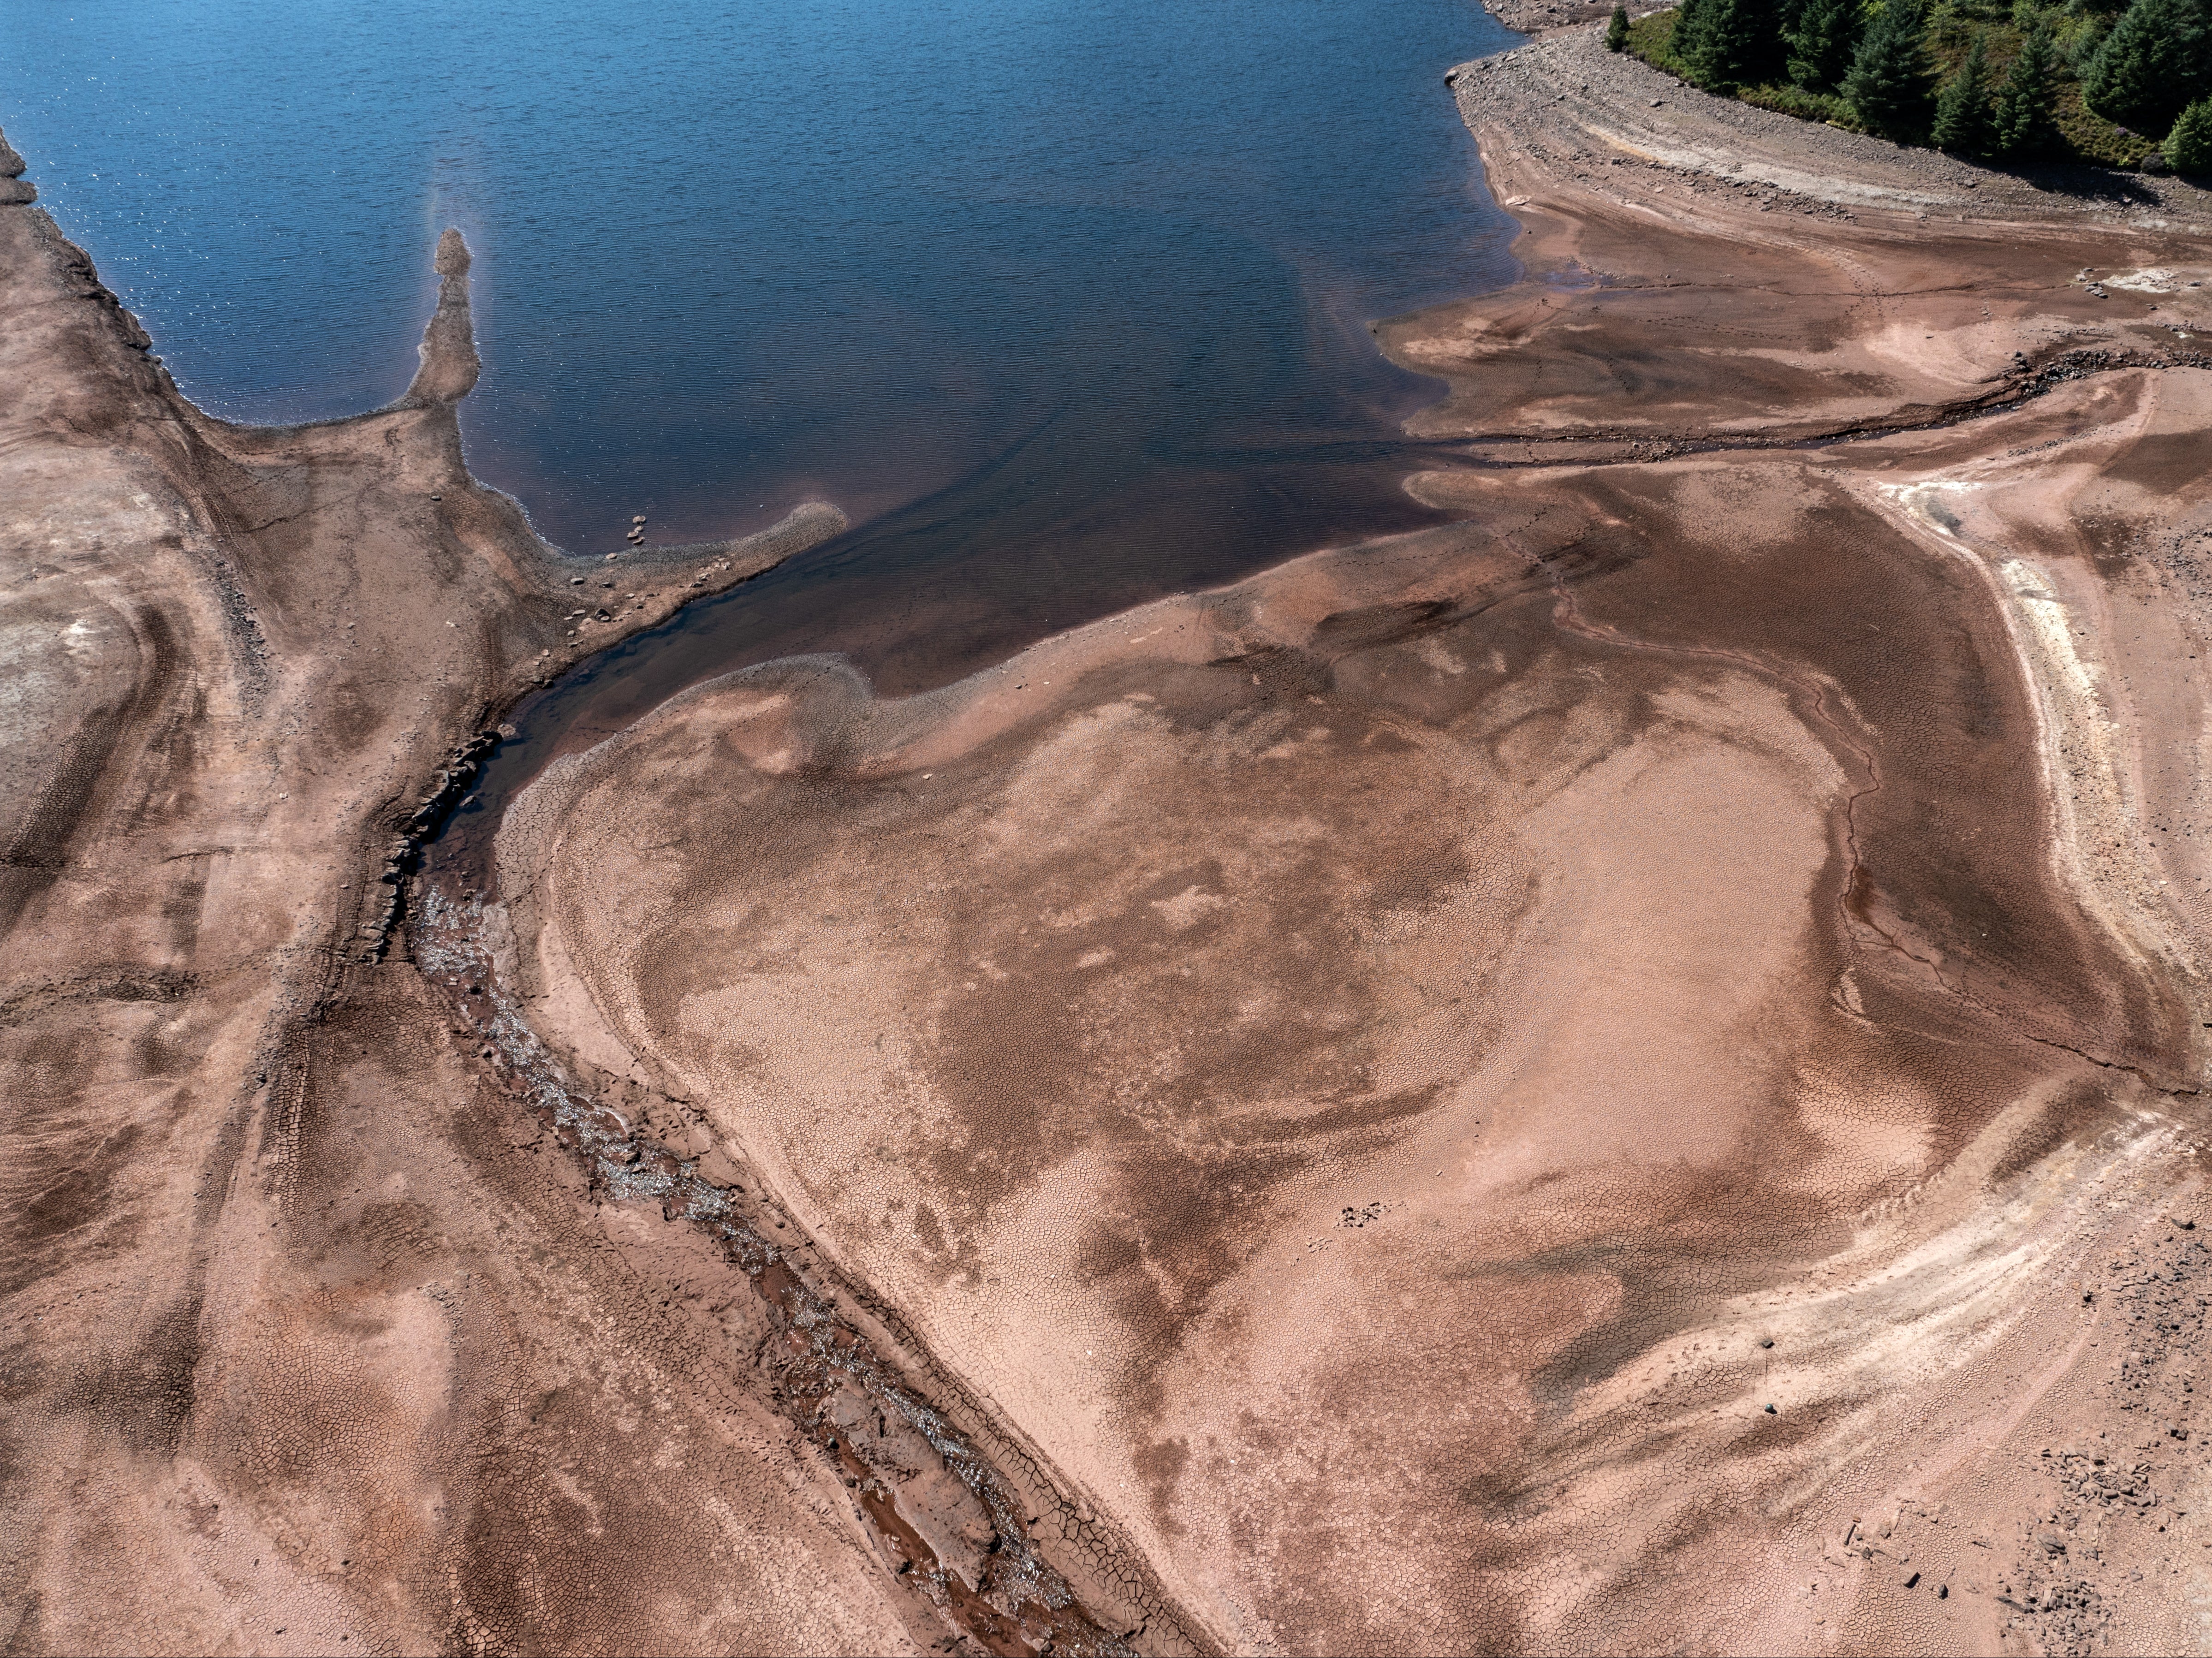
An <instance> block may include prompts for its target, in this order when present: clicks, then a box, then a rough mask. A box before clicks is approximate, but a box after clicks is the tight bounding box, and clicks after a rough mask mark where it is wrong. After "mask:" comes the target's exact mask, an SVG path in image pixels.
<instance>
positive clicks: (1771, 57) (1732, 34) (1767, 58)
mask: <svg viewBox="0 0 2212 1658" xmlns="http://www.w3.org/2000/svg"><path fill="white" fill-rule="evenodd" d="M1777 13H1778V7H1777V0H1704V13H1703V26H1702V27H1701V28H1700V30H1699V36H1698V40H1697V44H1696V46H1695V47H1694V49H1693V51H1692V53H1690V54H1688V55H1686V56H1685V61H1686V62H1687V63H1688V64H1690V66H1691V68H1692V69H1693V70H1695V71H1696V74H1695V76H1693V77H1692V78H1694V79H1695V80H1696V81H1698V82H1699V84H1701V85H1704V86H1709V87H1717V88H1728V87H1755V86H1759V85H1763V84H1764V83H1765V82H1768V81H1771V80H1772V79H1774V78H1775V76H1777V75H1778V73H1779V72H1780V70H1781V69H1782V27H1781V19H1780V18H1779V16H1778V15H1777Z"/></svg>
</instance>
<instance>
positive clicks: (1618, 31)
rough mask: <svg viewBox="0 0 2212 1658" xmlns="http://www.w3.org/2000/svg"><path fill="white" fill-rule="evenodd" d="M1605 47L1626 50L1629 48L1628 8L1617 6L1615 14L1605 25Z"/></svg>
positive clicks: (1620, 50) (1608, 50)
mask: <svg viewBox="0 0 2212 1658" xmlns="http://www.w3.org/2000/svg"><path fill="white" fill-rule="evenodd" d="M1605 49H1606V50H1607V52H1625V51H1626V50H1627V49H1628V8H1627V7H1626V6H1615V7H1614V8H1613V16H1612V17H1611V18H1610V19H1609V20H1608V21H1607V23H1606V26H1605Z"/></svg>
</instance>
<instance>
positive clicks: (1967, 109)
mask: <svg viewBox="0 0 2212 1658" xmlns="http://www.w3.org/2000/svg"><path fill="white" fill-rule="evenodd" d="M2018 61H2019V60H2018V59H2015V60H2014V62H2015V65H2017V64H2018ZM1995 113H1996V112H1995V110H1994V109H1993V108H1992V107H1991V105H1990V52H1989V43H1988V42H1987V41H1986V40H1984V39H1983V38H1982V37H1981V36H1980V35H1978V34H1977V35H1976V36H1975V37H1974V44H1973V45H1972V46H1969V47H1967V48H1966V61H1965V62H1964V63H1962V64H1960V65H1959V67H1958V69H1957V70H1956V71H1955V72H1954V74H1953V75H1952V76H1951V78H1950V79H1949V80H1948V81H1946V82H1944V83H1943V91H1942V96H1940V97H1938V98H1937V99H1936V129H1935V131H1934V132H1933V133H1931V134H1930V135H1929V136H1930V137H1933V138H1934V139H1935V141H1936V149H1948V150H1949V151H1950V152H1951V153H1952V154H1953V155H1987V154H1988V153H1989V151H1990V149H1991V148H1992V145H1991V143H1990V140H1991V138H1992V137H1994V136H1995V128H1996V121H1995V120H1994V118H1993V117H1994V115H1995Z"/></svg>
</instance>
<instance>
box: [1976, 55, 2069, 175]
mask: <svg viewBox="0 0 2212 1658" xmlns="http://www.w3.org/2000/svg"><path fill="white" fill-rule="evenodd" d="M2053 74H2054V70H2053V53H2052V51H2051V31H2050V29H2049V28H2047V27H2042V26H2038V27H2036V28H2035V29H2034V30H2033V32H2032V33H2030V34H2029V35H2028V37H2027V41H2026V43H2025V44H2023V45H2022V46H2021V49H2020V53H2019V55H2018V56H2017V57H2015V58H2014V59H2013V60H2012V67H2011V68H2010V69H2009V70H2006V71H2005V79H2004V85H2003V86H2002V87H2000V88H1998V89H1997V101H1996V110H1995V112H1994V113H1993V115H1992V118H1991V119H1990V153H1991V154H1992V155H2002V156H2003V157H2005V158H2006V159H2007V160H2008V161H2026V160H2028V159H2031V158H2033V157H2034V156H2038V155H2051V154H2052V153H2054V152H2055V151H2056V150H2057V149H2058V147H2059V145H2060V143H2062V142H2063V140H2062V139H2061V137H2060V136H2059V132H2058V122H2057V118H2056V116H2055V115H2054V114H2053V113H2052V101H2053V100H2052V98H2051V93H2052V90H2053V88H2052V85H2051V82H2052V77H2053Z"/></svg>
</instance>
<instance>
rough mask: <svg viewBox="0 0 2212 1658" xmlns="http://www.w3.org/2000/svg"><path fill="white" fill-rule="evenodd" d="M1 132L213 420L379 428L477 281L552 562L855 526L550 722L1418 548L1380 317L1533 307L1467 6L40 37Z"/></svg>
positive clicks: (32, 22) (1375, 1)
mask: <svg viewBox="0 0 2212 1658" xmlns="http://www.w3.org/2000/svg"><path fill="white" fill-rule="evenodd" d="M4 15H5V16H6V18H7V21H8V23H9V35H10V40H9V48H10V49H9V52H7V54H6V55H5V56H4V57H0V126H4V127H5V129H6V130H7V131H8V134H9V137H10V138H11V139H12V140H13V141H14V142H15V144H16V146H17V148H18V149H21V151H22V152H23V154H24V155H25V156H26V157H27V159H28V161H30V163H31V170H30V175H29V176H30V177H31V178H32V179H34V180H35V181H36V182H37V183H38V185H40V191H41V199H42V201H43V203H44V204H45V205H46V207H47V208H48V209H49V210H51V211H52V213H53V214H54V216H55V217H56V218H57V219H58V221H59V222H60V223H61V225H62V228H63V229H64V231H65V232H66V233H67V234H70V236H71V237H73V238H74V239H76V240H78V241H80V242H82V244H84V245H85V246H87V247H88V249H89V250H90V252H92V254H93V255H94V258H95V259H96V260H97V261H98V263H99V265H100V271H101V274H102V276H104V277H105V279H106V281H107V282H108V283H109V284H110V285H111V286H112V287H113V288H115V289H116V290H117V291H118V293H119V294H120V295H122V296H123V298H124V301H125V303H126V304H128V305H130V306H131V307H132V308H133V309H135V310H136V311H137V313H139V314H140V316H141V317H142V318H143V319H144V320H145V322H146V325H147V326H148V328H149V330H150V331H152V333H153V335H154V337H155V349H158V350H160V351H161V353H162V354H163V355H164V357H165V358H166V360H167V362H168V363H169V366H170V367H171V369H172V371H173V373H174V374H176V376H177V379H178V380H179V383H180V384H181V385H182V386H183V387H184V389H185V391H186V392H188V393H189V394H190V395H191V397H192V398H195V399H196V400H197V401H198V402H199V403H200V404H202V405H203V406H204V407H206V408H208V409H210V410H213V411H215V412H216V413H219V414H222V415H224V416H229V417H232V418H234V419H240V420H246V421H257V422H282V421H291V420H300V419H308V418H316V417H320V416H331V415H337V414H343V413H348V412H351V411H354V410H360V409H363V408H367V407H370V406H373V405H374V404H380V403H382V402H385V401H387V400H388V399H390V398H392V397H394V396H396V395H397V394H398V392H399V391H400V390H401V389H402V388H403V387H404V386H405V384H406V382H407V380H408V378H409V376H410V374H411V373H412V371H413V368H414V362H415V355H414V346H415V343H416V339H417V338H418V337H419V335H420V332H421V330H422V324H423V322H424V321H425V319H427V318H428V314H429V310H430V307H431V302H432V298H433V293H434V288H433V279H432V278H431V276H430V272H429V257H430V250H431V246H432V244H433V242H434V241H435V238H436V235H437V233H438V230H439V228H441V226H443V225H445V224H447V223H454V224H459V226H460V227H461V228H462V229H463V230H464V231H465V234H467V236H468V238H469V240H470V243H471V246H472V247H473V249H474V250H475V252H476V256H477V258H476V265H475V272H474V276H475V300H476V314H477V331H478V336H479V342H480V345H481V347H482V349H483V355H484V359H485V369H486V372H485V374H484V378H483V382H482V384H481V385H480V386H479V387H478V389H477V392H475V393H474V395H473V396H472V397H471V398H470V399H469V400H468V402H467V403H466V404H465V405H464V407H463V427H464V431H465V437H466V440H467V444H468V451H469V458H470V463H471V466H472V468H473V469H474V470H475V471H476V472H477V475H478V476H479V477H483V478H484V479H486V480H487V481H488V482H489V483H495V484H496V485H498V486H499V487H501V488H502V489H507V490H508V491H510V492H512V493H513V494H514V495H516V496H518V497H519V498H520V500H521V501H522V502H523V503H524V505H525V506H526V507H527V508H528V509H529V510H530V512H531V513H532V517H533V519H534V520H535V521H536V522H537V524H538V527H539V528H540V529H541V531H544V533H545V534H546V535H547V536H548V537H550V538H551V539H553V540H554V541H556V542H558V543H560V544H562V545H564V546H567V547H569V548H572V549H575V550H586V551H593V550H605V549H611V548H614V547H616V546H618V545H619V544H620V537H621V535H622V533H623V530H624V529H625V528H626V527H627V525H628V524H629V517H630V515H631V514H632V513H649V514H650V515H651V517H652V523H653V539H655V540H656V541H662V540H665V541H683V540H695V539H705V538H708V537H720V536H726V535H732V534H738V533H742V532H744V531H748V530H750V529H753V528H756V527H759V526H761V525H765V524H767V523H769V522H771V521H773V520H774V519H776V518H778V517H781V515H782V514H783V513H785V512H786V511H787V510H788V509H789V507H791V506H792V505H793V504H794V503H795V502H796V501H799V500H802V499H805V498H806V497H808V496H810V495H818V496H821V497H823V498H826V499H828V500H831V501H836V502H837V503H838V504H839V505H840V506H842V507H844V508H845V509H846V510H847V512H848V513H850V514H851V515H852V517H853V519H854V523H855V527H854V530H853V531H852V532H850V533H848V535H846V536H844V537H840V538H839V540H837V541H836V542H834V543H832V544H829V545H827V546H825V547H823V548H820V549H817V550H815V551H814V552H812V553H810V554H808V555H806V556H804V557H802V558H800V559H799V560H796V561H794V562H793V563H792V564H790V565H789V566H787V567H786V568H783V569H781V570H779V571H777V572H775V573H774V574H771V575H769V576H768V577H766V578H763V580H760V581H758V582H756V583H753V584H750V585H749V586H746V587H744V588H741V589H739V590H738V591H737V592H735V593H733V594H731V595H728V596H726V597H725V598H722V599H720V600H719V601H715V602H713V603H710V604H704V605H702V606H697V607H695V610H694V611H693V612H691V613H688V614H687V615H686V616H684V617H683V618H682V619H680V620H678V621H677V622H675V623H671V624H670V626H669V627H667V628H665V629H662V630H660V632H659V634H658V635H653V636H649V637H647V638H645V639H642V640H639V641H632V643H630V644H629V645H628V646H626V647H622V648H620V649H618V650H617V651H615V652H611V653H608V654H607V655H606V656H605V657H603V658H601V659H598V660H597V661H595V662H594V663H593V664H592V665H590V666H589V667H588V668H587V669H586V670H584V671H580V672H579V673H578V674H576V675H574V676H572V677H571V679H570V680H568V682H564V683H562V684H561V685H559V686H556V687H554V688H552V689H550V690H549V691H548V692H547V693H545V694H544V695H542V696H541V697H540V698H539V699H538V701H537V702H536V703H535V705H533V706H532V707H530V708H526V709H525V710H523V711H521V713H520V716H519V723H520V725H521V726H522V728H523V733H524V734H523V736H522V738H520V739H519V740H518V741H517V742H516V743H514V744H509V745H507V748H508V750H511V752H503V753H502V755H501V756H500V758H499V760H498V762H496V763H495V766H494V768H493V771H492V777H493V785H492V793H493V795H494V796H495V797H496V795H497V794H498V793H499V790H500V786H501V785H500V782H499V779H500V778H501V776H508V777H513V776H520V775H521V774H526V772H528V771H532V770H534V769H535V768H536V765H537V764H538V763H539V762H542V759H543V758H544V756H546V755H547V754H550V752H552V751H554V750H555V749H556V748H566V747H569V746H573V745H574V744H579V743H581V742H584V741H588V740H592V739H593V738H596V737H597V736H599V735H601V734H604V733H605V732H606V731H608V730H611V729H614V728H616V727H617V726H620V725H621V724H623V723H626V722H627V721H628V720H630V719H632V718H635V716H636V715H637V714H639V713H641V712H642V711H643V710H644V709H646V708H649V707H651V706H652V705H653V703H654V702H656V701H659V700H660V699H661V698H662V697H665V696H666V695H669V694H671V693H672V692H673V691H674V690H676V689H680V688H681V687H682V686H683V685H684V684H685V683H690V682H692V681H694V680H696V679H697V678H700V677H705V676H707V675H708V674H712V673H715V672H720V671H726V670H728V669H731V668H735V667H738V666H742V665H745V664H747V663H750V662H754V661H758V660H762V659H766V658H768V657H771V656H775V655H779V654H785V653H793V652H802V651H808V652H811V651H823V650H834V651H843V652H846V653H848V654H850V655H851V656H852V657H853V658H854V660H855V661H856V662H858V663H859V664H860V666H861V667H862V668H863V669H864V670H865V671H867V672H869V673H870V674H871V675H872V677H874V678H875V679H876V681H877V683H878V685H879V686H880V687H881V688H882V689H885V690H888V691H902V690H907V689H915V688H919V687H921V686H924V685H927V684H932V683H942V682H943V681H945V680H946V679H949V678H951V677H957V675H958V674H960V673H962V672H964V671H968V670H969V668H972V667H974V666H976V665H981V663H984V662H987V661H989V660H993V659H997V658H999V657H1001V656H1003V655H1004V654H1006V653H1007V652H1008V651H1010V650H1012V649H1014V648H1018V647H1019V646H1020V645H1022V644H1023V643H1025V642H1027V641H1030V640H1033V639H1035V638H1036V637H1038V636H1040V635H1042V634H1043V633H1046V632H1048V631H1050V630H1052V629H1056V628H1059V627H1063V626H1066V625H1069V624H1071V623H1077V622H1080V621H1083V620H1085V619H1087V618H1089V617H1091V616H1097V615H1099V614H1102V613H1103V612H1105V611H1108V610H1113V609H1115V608H1118V607H1120V606H1122V605H1125V604H1131V603H1134V602H1137V601H1139V600H1141V599H1143V598H1148V597H1151V596H1152V595H1155V594H1157V593H1159V592H1164V591H1168V590H1170V589H1174V588H1177V587H1185V586H1193V585H1200V584H1206V583H1212V582H1217V581H1220V580H1227V579H1230V578H1232V577H1234V576H1236V575H1237V574H1243V573H1244V572H1246V571H1249V570H1250V569H1253V568H1257V567H1258V566H1260V565H1262V564H1265V563H1269V562H1275V561H1277V560H1279V559H1282V558H1285V557H1288V556H1292V555H1295V554H1297V553H1299V552H1302V551H1305V550H1310V549H1312V548H1314V547H1318V546H1322V545H1327V544H1334V543H1340V542H1342V541H1345V540H1348V539H1352V538H1354V537H1360V536H1365V535H1370V534H1375V533H1380V532H1383V531H1389V530H1392V529H1396V528H1402V527H1409V526H1411V525H1415V524H1419V523H1422V522H1425V521H1428V519H1427V516H1426V515H1425V513H1423V512H1422V511H1421V510H1420V509H1419V508H1417V507H1415V506H1414V505H1413V502H1412V501H1410V500H1409V499H1408V498H1407V496H1405V495H1404V494H1403V493H1402V492H1401V490H1400V489H1399V488H1398V487H1397V480H1398V479H1399V478H1400V477H1401V476H1402V475H1403V474H1404V472H1405V471H1407V470H1409V466H1410V465H1411V464H1412V461H1411V459H1410V457H1409V454H1408V452H1407V448H1406V446H1403V445H1402V444H1401V443H1400V442H1399V441H1398V437H1397V423H1398V422H1399V421H1400V420H1401V419H1402V418H1403V417H1404V416H1405V415H1406V414H1407V413H1408V412H1410V411H1411V410H1413V409H1414V408H1416V407H1418V406H1419V405H1420V404H1422V403H1424V402H1426V401H1428V400H1430V399H1431V398H1433V397H1434V396H1436V395H1437V390H1438V388H1437V387H1436V386H1434V385H1433V384H1431V383H1428V382H1425V381H1421V380H1417V379H1415V378H1414V377H1413V376H1410V375H1407V374H1401V373H1400V372H1398V371H1397V370H1395V369H1394V368H1392V367H1389V365H1388V364H1386V363H1384V362H1383V360H1382V359H1381V357H1380V356H1379V355H1377V354H1376V351H1375V350H1374V349H1373V346H1372V344H1371V343H1370V340H1369V338H1368V336H1367V332H1366V327H1365V325H1366V324H1367V323H1368V322H1370V321H1371V320H1373V319H1377V318H1380V317H1383V316H1388V315H1391V314H1395V313H1400V312H1403V311H1406V310H1408V309H1411V308H1413V307H1416V306H1419V305H1421V304H1425V303H1428V302H1431V301H1437V300H1440V299H1443V298H1447V297H1449V296H1451V295H1459V294H1465V293H1471V292H1476V291H1480V290H1481V289H1484V288H1491V287H1494V286H1496V285H1498V283H1499V282H1502V281H1504V280H1506V279H1507V278H1508V277H1509V276H1510V260H1509V258H1508V256H1507V253H1506V251H1505V249H1506V244H1507V242H1508V240H1510V234H1511V230H1512V227H1511V225H1510V222H1509V221H1507V220H1506V219H1505V218H1504V216H1503V215H1502V214H1501V213H1500V212H1499V211H1498V210H1497V209H1496V208H1495V206H1494V205H1493V204H1492V203H1491V202H1490V201H1489V199H1488V197H1487V196H1486V193H1485V191H1484V189H1483V185H1482V180H1481V174H1480V167H1479V165H1478V163H1477V161H1476V158H1475V155H1474V147H1473V145H1472V143H1471V142H1470V141H1469V139H1468V137H1467V135H1466V133H1465V131H1464V130H1463V129H1462V126H1461V125H1460V123H1459V120H1458V118H1457V114H1456V112H1455V110H1454V108H1453V106H1452V103H1451V99H1450V97H1449V93H1448V91H1447V89H1446V88H1444V86H1443V80H1442V76H1443V70H1445V69H1446V68H1447V67H1448V66H1449V65H1450V64H1454V63H1456V62H1459V61H1462V60H1464V59H1466V58H1472V57H1475V56H1479V55H1481V54H1483V53H1485V52H1492V51H1496V50H1499V49H1501V48H1503V47H1504V46H1509V45H1510V44H1511V43H1512V41H1513V39H1515V37H1514V36H1512V35H1510V34H1509V33H1506V32H1505V31H1504V29H1503V28H1502V27H1500V26H1499V25H1498V24H1497V23H1496V22H1495V21H1493V20H1492V18H1491V17H1490V16H1489V15H1488V14H1486V12H1484V11H1482V10H1481V9H1480V8H1479V6H1477V5H1476V4H1474V0H870V3H867V4H860V3H857V0H777V3H769V0H660V3H655V4H653V5H642V4H637V3H632V0H592V3H586V0H436V3H428V0H377V3H364V0H322V3H317V4H315V5H312V6H301V5H297V4H295V3H292V0H225V3H223V4H221V5H209V4H207V3H205V0H134V3H132V4H131V5H129V6H127V7H118V6H105V5H100V6H96V5H94V4H92V3H90V0H6V4H5V6H4Z"/></svg>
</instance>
